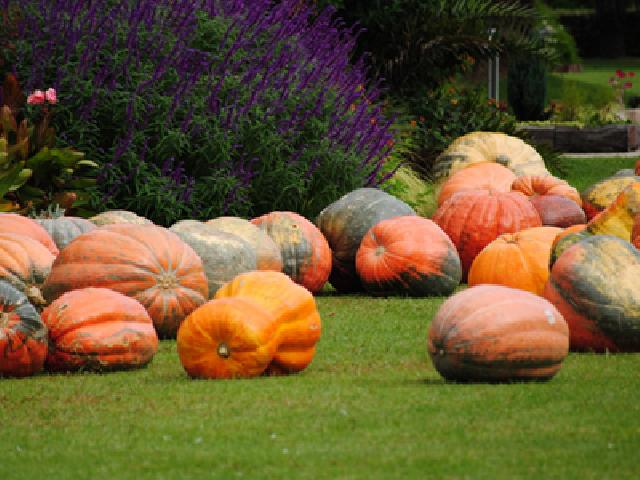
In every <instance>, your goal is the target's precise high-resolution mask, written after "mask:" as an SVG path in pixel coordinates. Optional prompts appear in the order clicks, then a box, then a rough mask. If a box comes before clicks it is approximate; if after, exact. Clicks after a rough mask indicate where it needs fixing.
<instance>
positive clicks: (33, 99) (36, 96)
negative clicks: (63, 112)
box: [27, 90, 45, 105]
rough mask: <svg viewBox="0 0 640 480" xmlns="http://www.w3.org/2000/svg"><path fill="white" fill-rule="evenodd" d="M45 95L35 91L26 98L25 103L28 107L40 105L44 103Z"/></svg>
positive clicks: (40, 91)
mask: <svg viewBox="0 0 640 480" xmlns="http://www.w3.org/2000/svg"><path fill="white" fill-rule="evenodd" d="M44 100H45V94H44V92H43V91H42V90H36V91H35V92H33V93H32V94H31V95H29V96H28V97H27V103H28V104H29V105H40V104H42V103H44Z"/></svg>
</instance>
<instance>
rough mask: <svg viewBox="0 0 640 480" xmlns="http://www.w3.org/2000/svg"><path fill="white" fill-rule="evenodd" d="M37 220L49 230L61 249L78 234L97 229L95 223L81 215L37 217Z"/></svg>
mask: <svg viewBox="0 0 640 480" xmlns="http://www.w3.org/2000/svg"><path fill="white" fill-rule="evenodd" d="M35 221H36V222H38V223H39V224H40V225H41V226H42V227H43V228H44V229H45V230H46V231H47V233H48V234H49V235H50V236H51V238H52V239H53V241H54V242H55V244H56V247H58V249H59V250H62V249H63V248H64V247H66V246H67V245H68V244H69V242H70V241H71V240H73V239H74V238H76V237H77V236H78V235H80V234H82V233H85V232H89V231H91V230H95V229H96V225H95V224H94V223H92V222H90V221H89V220H87V219H85V218H80V217H57V218H36V219H35Z"/></svg>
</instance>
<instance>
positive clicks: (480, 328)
mask: <svg viewBox="0 0 640 480" xmlns="http://www.w3.org/2000/svg"><path fill="white" fill-rule="evenodd" d="M427 348H428V352H429V355H430V357H431V360H432V362H433V364H434V366H435V368H436V370H437V371H438V372H439V373H440V374H441V375H442V376H443V377H444V378H446V379H448V380H455V381H464V382H468V381H472V382H473V381H515V380H535V381H543V380H548V379H550V378H552V377H553V376H554V375H555V374H556V373H557V372H558V370H560V367H561V364H562V361H563V360H564V359H565V357H566V356H567V354H568V350H569V329H568V328H567V324H566V322H565V320H564V319H563V318H562V315H561V314H560V313H559V312H558V310H557V309H556V308H555V307H554V306H553V305H552V304H550V303H549V302H548V301H546V300H545V299H544V298H542V297H539V296H537V295H534V294H533V293H530V292H526V291H524V290H517V289H514V288H509V287H504V286H500V285H479V286H476V287H470V288H468V289H466V290H463V291H462V292H459V293H456V294H455V295H453V296H451V297H449V298H448V299H447V300H446V301H445V302H444V303H443V304H442V306H441V307H440V309H439V310H438V312H437V313H436V315H435V317H434V319H433V321H432V322H431V325H430V327H429V336H428V347H427Z"/></svg>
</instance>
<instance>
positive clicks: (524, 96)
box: [507, 56, 548, 120]
mask: <svg viewBox="0 0 640 480" xmlns="http://www.w3.org/2000/svg"><path fill="white" fill-rule="evenodd" d="M546 96H547V67H546V66H545V64H544V62H542V61H540V60H539V59H537V58H535V57H531V56H523V57H519V58H517V59H514V60H512V61H511V62H509V69H508V71H507V97H508V99H509V106H510V107H511V109H512V110H513V112H514V113H515V115H516V117H517V118H518V119H519V120H544V119H545V118H546V116H548V115H546V114H545V106H546Z"/></svg>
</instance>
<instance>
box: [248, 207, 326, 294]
mask: <svg viewBox="0 0 640 480" xmlns="http://www.w3.org/2000/svg"><path fill="white" fill-rule="evenodd" d="M251 223H253V224H254V225H257V226H258V227H260V228H261V229H262V230H263V231H265V232H266V233H267V235H269V236H270V237H271V238H272V239H273V241H274V242H275V243H276V245H278V246H279V247H280V254H281V255H282V264H283V266H282V271H283V272H284V273H286V274H287V275H289V276H290V277H291V279H292V280H293V281H294V282H296V283H298V284H300V285H302V286H303V287H305V288H307V289H308V290H310V291H311V292H313V293H315V292H319V291H320V290H322V287H323V286H324V284H325V283H326V282H327V279H328V278H329V274H330V273H331V249H330V248H329V244H328V243H327V240H326V239H325V238H324V235H323V234H322V232H320V230H318V228H317V227H316V226H315V225H314V224H313V223H311V222H310V221H309V220H307V219H306V218H304V217H303V216H301V215H298V214H297V213H293V212H271V213H268V214H266V215H262V216H260V217H257V218H254V219H252V220H251Z"/></svg>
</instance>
